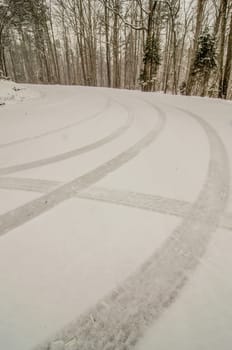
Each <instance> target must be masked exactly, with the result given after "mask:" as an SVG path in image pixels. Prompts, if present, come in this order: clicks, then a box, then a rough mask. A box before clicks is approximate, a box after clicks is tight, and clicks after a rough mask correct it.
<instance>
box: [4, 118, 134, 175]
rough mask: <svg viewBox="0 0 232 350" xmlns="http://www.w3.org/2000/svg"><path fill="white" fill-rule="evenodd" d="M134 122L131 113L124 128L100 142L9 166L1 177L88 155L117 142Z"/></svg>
mask: <svg viewBox="0 0 232 350" xmlns="http://www.w3.org/2000/svg"><path fill="white" fill-rule="evenodd" d="M100 113H102V112H99V114H100ZM133 120H134V118H133V116H132V115H131V114H130V113H129V116H128V118H127V120H126V122H125V123H124V124H123V125H122V126H120V127H119V128H117V129H116V130H115V131H113V132H112V133H111V134H109V135H107V136H106V137H104V138H102V139H99V140H98V141H95V142H93V143H90V144H88V145H85V146H83V147H80V148H76V149H74V150H71V151H68V152H64V153H61V154H57V155H55V156H52V157H48V158H43V159H38V160H35V161H32V162H27V163H22V164H16V165H12V166H9V167H6V168H0V176H2V175H8V174H11V173H16V172H19V171H23V170H29V169H35V168H39V167H42V166H45V165H51V164H54V163H58V162H61V161H63V160H67V159H70V158H73V157H77V156H79V155H81V154H84V153H87V152H90V151H93V150H95V149H97V148H99V147H101V146H103V145H105V144H107V143H109V142H111V141H113V140H115V139H116V138H118V137H119V136H121V135H123V133H125V132H126V131H127V130H128V129H129V128H130V127H131V126H132V124H133Z"/></svg>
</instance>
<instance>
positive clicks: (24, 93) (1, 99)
mask: <svg viewBox="0 0 232 350" xmlns="http://www.w3.org/2000/svg"><path fill="white" fill-rule="evenodd" d="M37 96H38V93H37V92H36V91H35V90H33V89H32V88H31V87H30V86H29V85H28V86H27V87H26V86H25V85H22V84H17V83H14V82H13V81H8V80H4V79H0V106H4V105H5V104H8V103H15V102H20V101H24V100H27V99H31V98H36V97H37Z"/></svg>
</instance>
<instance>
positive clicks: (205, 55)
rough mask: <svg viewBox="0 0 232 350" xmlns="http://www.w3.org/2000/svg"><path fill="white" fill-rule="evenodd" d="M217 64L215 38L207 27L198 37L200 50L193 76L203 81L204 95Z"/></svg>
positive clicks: (202, 93)
mask: <svg viewBox="0 0 232 350" xmlns="http://www.w3.org/2000/svg"><path fill="white" fill-rule="evenodd" d="M216 66H217V64H216V44H215V38H214V36H213V35H211V34H210V33H209V29H208V28H205V30H204V32H203V33H202V34H201V35H200V37H199V39H198V50H197V53H196V57H195V61H194V67H193V73H192V74H193V76H195V77H196V78H198V79H200V80H201V81H202V92H201V95H202V96H204V95H205V94H206V90H207V86H208V81H209V78H210V73H211V71H212V70H213V69H215V68H216Z"/></svg>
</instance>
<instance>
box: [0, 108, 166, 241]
mask: <svg viewBox="0 0 232 350" xmlns="http://www.w3.org/2000/svg"><path fill="white" fill-rule="evenodd" d="M154 108H155V109H156V111H157V113H158V114H157V115H158V121H157V122H156V124H155V126H154V128H153V129H152V130H151V131H150V132H148V133H147V134H146V135H145V136H144V137H142V138H141V139H140V140H139V141H137V142H136V143H135V144H134V145H133V146H131V147H129V148H128V149H126V150H125V151H123V152H122V153H120V154H118V155H117V156H115V157H114V158H112V159H110V160H109V161H107V162H105V163H103V164H102V165H100V166H98V167H97V168H95V169H94V170H91V171H89V172H88V173H86V174H84V175H82V176H80V177H78V178H77V179H75V180H73V181H71V182H68V183H66V184H64V185H62V186H60V187H58V188H57V189H55V190H54V191H52V192H50V193H48V194H45V195H43V196H41V197H40V198H37V199H35V200H33V201H31V202H29V203H27V204H25V205H23V206H21V207H18V208H16V209H14V210H11V211H9V212H7V213H5V214H3V215H1V216H0V236H2V235H4V234H6V233H7V232H9V231H10V230H12V229H14V228H16V227H18V226H20V225H22V224H24V223H26V222H28V221H30V220H32V219H33V218H35V217H37V216H39V215H40V214H42V213H45V212H47V211H48V210H50V209H51V208H53V207H55V206H56V205H58V204H59V203H61V202H63V201H65V200H67V199H69V198H71V197H73V195H74V194H76V193H78V192H80V191H83V190H84V189H86V188H88V187H89V186H91V185H93V184H95V183H96V182H98V181H99V180H101V179H102V178H104V177H105V176H106V175H108V174H110V173H112V172H114V171H115V170H117V169H118V168H120V167H121V166H123V165H124V164H126V163H127V162H129V161H130V160H132V159H133V158H135V157H136V156H137V155H138V154H139V153H140V152H142V150H143V149H144V148H145V147H147V146H149V145H150V144H151V143H152V142H154V141H155V139H156V138H157V136H158V135H159V133H160V132H161V130H162V129H163V127H164V124H165V119H166V118H165V114H164V113H163V112H162V110H160V109H159V108H158V107H154Z"/></svg>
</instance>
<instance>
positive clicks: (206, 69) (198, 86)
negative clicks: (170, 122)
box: [0, 0, 232, 99]
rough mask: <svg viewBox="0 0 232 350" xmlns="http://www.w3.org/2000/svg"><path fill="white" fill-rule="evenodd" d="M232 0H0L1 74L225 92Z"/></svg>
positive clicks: (229, 88) (229, 89) (228, 92)
mask: <svg viewBox="0 0 232 350" xmlns="http://www.w3.org/2000/svg"><path fill="white" fill-rule="evenodd" d="M231 66H232V0H0V75H2V76H8V77H10V78H11V79H13V80H15V81H17V82H31V83H50V84H57V83H58V84H78V85H91V86H108V87H115V88H126V89H138V88H141V89H142V90H144V91H164V92H172V93H174V94H176V93H182V94H187V95H191V94H194V95H201V96H205V95H208V96H213V97H220V98H230V99H231V98H232V74H231V70H232V69H231Z"/></svg>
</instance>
